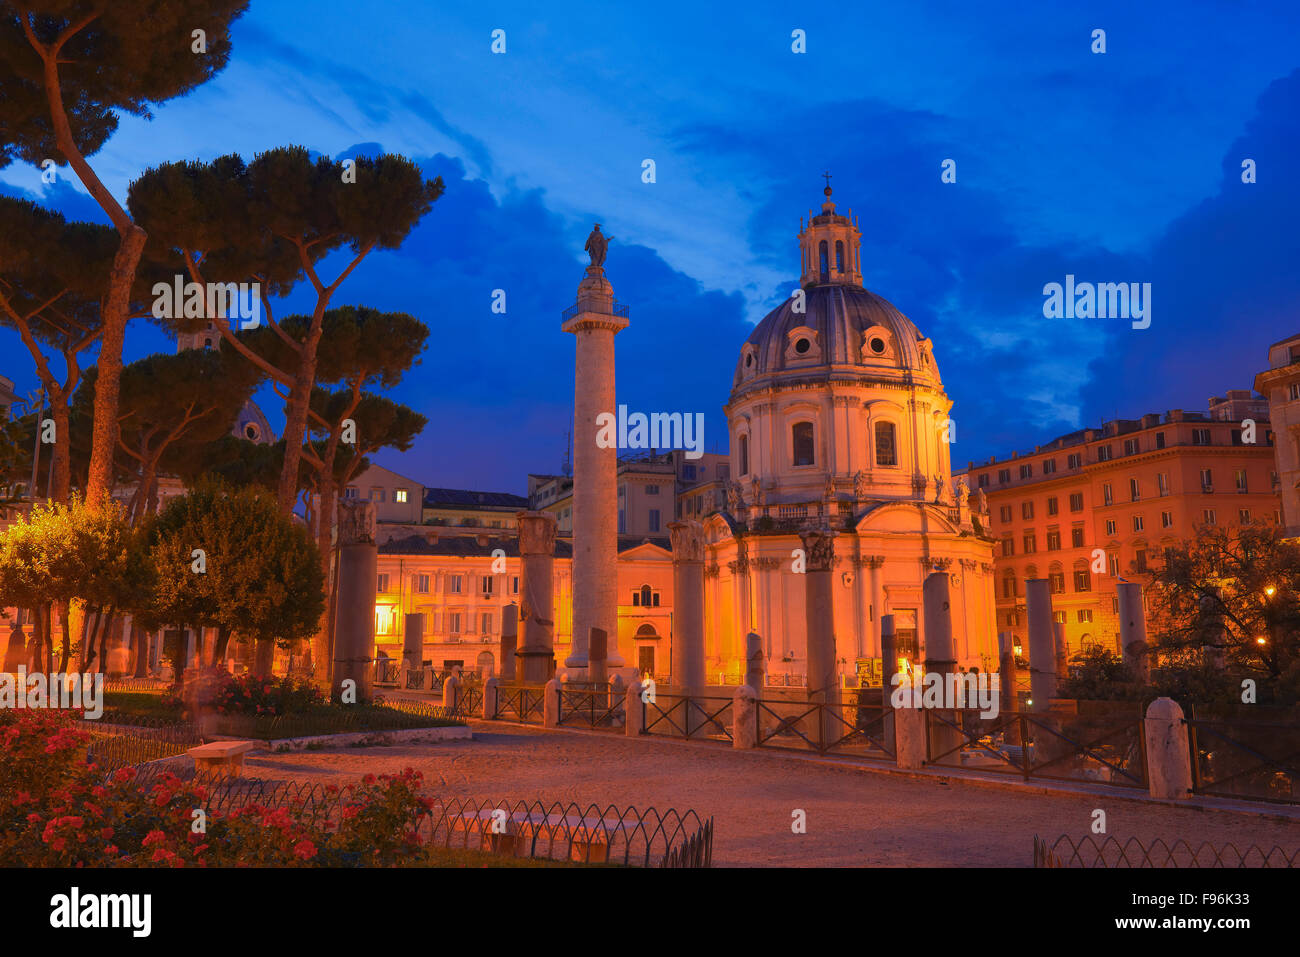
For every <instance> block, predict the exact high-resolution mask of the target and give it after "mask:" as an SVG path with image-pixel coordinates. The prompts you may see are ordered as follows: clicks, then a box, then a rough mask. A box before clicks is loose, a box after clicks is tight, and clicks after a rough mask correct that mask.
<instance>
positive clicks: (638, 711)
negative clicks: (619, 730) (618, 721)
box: [623, 678, 645, 738]
mask: <svg viewBox="0 0 1300 957" xmlns="http://www.w3.org/2000/svg"><path fill="white" fill-rule="evenodd" d="M641 688H642V685H641V679H640V678H636V679H634V680H633V681H632V683H631V684H629V685H628V686H627V696H626V697H625V698H624V699H623V710H624V711H625V712H626V713H627V720H626V722H625V723H624V724H623V733H624V734H625V735H627V736H628V737H629V738H635V737H638V736H639V735H640V734H641V731H642V729H643V728H645V702H644V701H642V700H641Z"/></svg>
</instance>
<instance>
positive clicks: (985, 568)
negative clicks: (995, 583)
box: [980, 562, 993, 575]
mask: <svg viewBox="0 0 1300 957" xmlns="http://www.w3.org/2000/svg"><path fill="white" fill-rule="evenodd" d="M980 571H981V572H983V573H984V574H985V575H992V574H993V565H992V564H990V563H989V562H980Z"/></svg>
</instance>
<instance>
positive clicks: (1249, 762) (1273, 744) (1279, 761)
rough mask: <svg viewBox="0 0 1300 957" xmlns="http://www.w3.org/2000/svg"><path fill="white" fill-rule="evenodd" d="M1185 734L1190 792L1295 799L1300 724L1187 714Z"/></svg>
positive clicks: (1298, 795) (1299, 798) (1299, 784)
mask: <svg viewBox="0 0 1300 957" xmlns="http://www.w3.org/2000/svg"><path fill="white" fill-rule="evenodd" d="M1187 738H1188V745H1189V747H1190V749H1191V758H1192V791H1193V793H1195V794H1206V795H1214V796H1216V797H1231V798H1242V799H1245V800H1250V801H1272V802H1275V803H1279V804H1300V727H1297V726H1295V725H1282V724H1263V723H1255V722H1246V721H1225V720H1212V719H1205V718H1190V719H1188V720H1187Z"/></svg>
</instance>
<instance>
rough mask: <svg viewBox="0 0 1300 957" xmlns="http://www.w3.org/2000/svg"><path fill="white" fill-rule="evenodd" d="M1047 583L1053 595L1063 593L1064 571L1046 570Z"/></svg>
mask: <svg viewBox="0 0 1300 957" xmlns="http://www.w3.org/2000/svg"><path fill="white" fill-rule="evenodd" d="M1047 584H1048V588H1049V590H1050V591H1051V593H1052V594H1053V595H1063V594H1065V572H1048V574H1047Z"/></svg>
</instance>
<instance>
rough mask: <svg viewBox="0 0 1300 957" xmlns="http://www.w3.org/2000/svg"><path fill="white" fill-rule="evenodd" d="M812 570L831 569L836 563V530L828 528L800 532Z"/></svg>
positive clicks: (809, 566)
mask: <svg viewBox="0 0 1300 957" xmlns="http://www.w3.org/2000/svg"><path fill="white" fill-rule="evenodd" d="M799 538H800V539H801V540H802V541H803V548H804V555H805V556H806V559H807V562H808V565H807V569H808V571H810V572H825V571H830V570H831V568H833V567H834V565H835V559H836V556H835V532H833V531H831V530H830V529H828V528H824V529H816V530H813V531H809V532H800V533H799Z"/></svg>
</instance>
